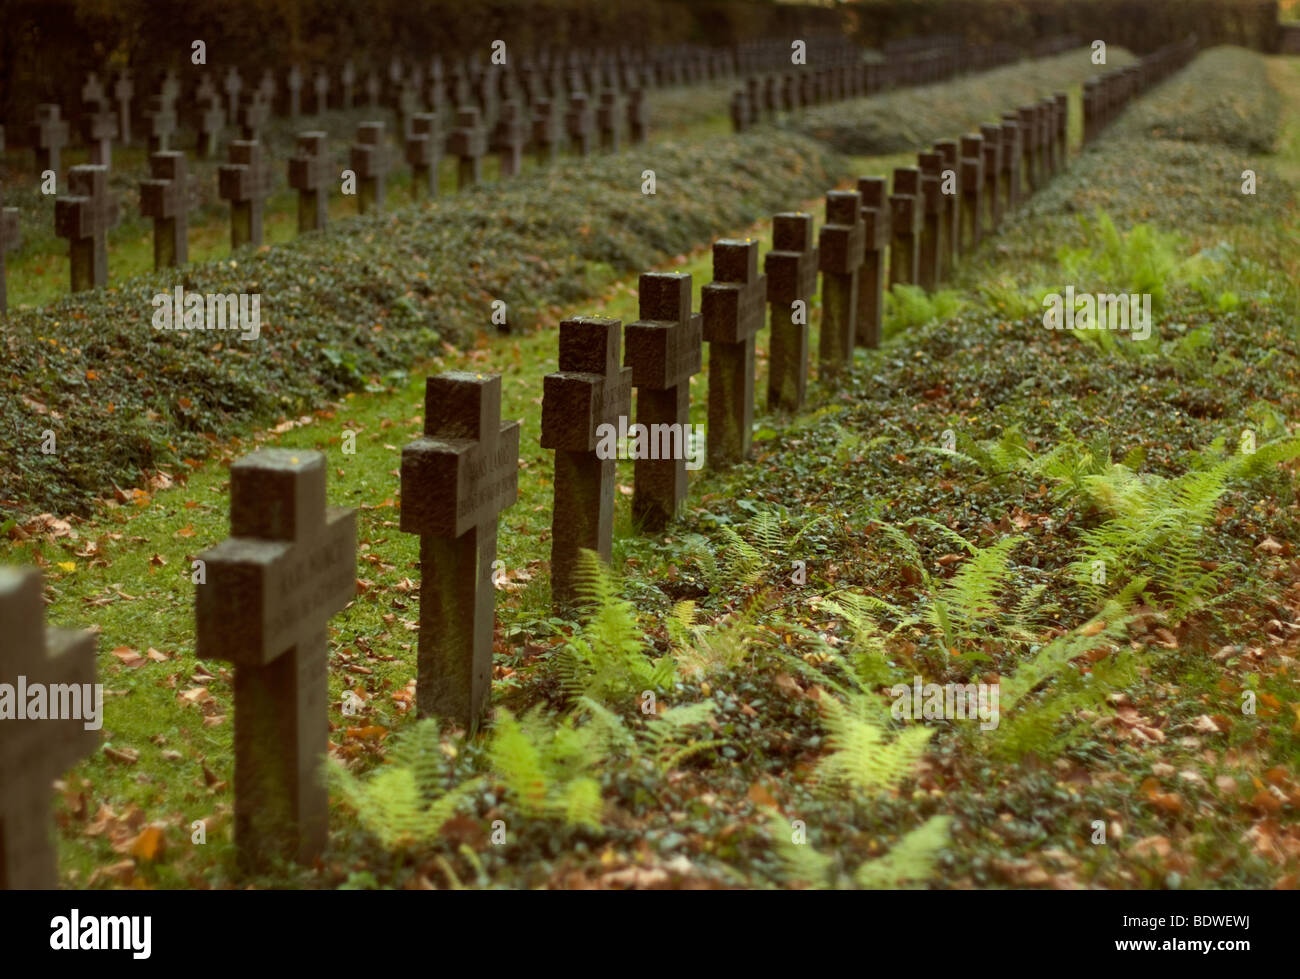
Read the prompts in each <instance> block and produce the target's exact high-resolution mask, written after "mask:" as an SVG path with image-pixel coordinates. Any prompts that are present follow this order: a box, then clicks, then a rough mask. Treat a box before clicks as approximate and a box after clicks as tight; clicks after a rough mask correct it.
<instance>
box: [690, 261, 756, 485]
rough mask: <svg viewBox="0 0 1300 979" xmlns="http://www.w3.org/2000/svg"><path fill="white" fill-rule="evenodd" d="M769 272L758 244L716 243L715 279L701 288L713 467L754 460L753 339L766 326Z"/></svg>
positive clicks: (709, 454)
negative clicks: (763, 265)
mask: <svg viewBox="0 0 1300 979" xmlns="http://www.w3.org/2000/svg"><path fill="white" fill-rule="evenodd" d="M766 298H767V276H766V275H761V274H760V273H759V271H758V242H757V241H752V240H748V239H747V240H745V241H739V240H733V239H729V238H724V239H721V240H719V241H715V242H714V243H713V281H712V282H710V283H708V284H707V285H706V286H705V287H704V289H703V290H702V298H701V301H700V309H701V311H702V312H703V313H704V339H705V340H707V341H708V342H709V427H708V443H707V444H708V458H709V465H710V466H711V467H715V468H716V467H719V466H726V465H729V464H731V463H733V462H740V461H741V460H743V459H748V458H749V453H750V445H751V443H752V442H753V431H752V429H753V427H754V341H755V338H756V337H757V335H758V331H759V330H761V329H762V328H763V325H764V320H765V319H766V317H764V315H763V313H764V309H763V305H764V302H765V300H766Z"/></svg>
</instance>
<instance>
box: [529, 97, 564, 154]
mask: <svg viewBox="0 0 1300 979" xmlns="http://www.w3.org/2000/svg"><path fill="white" fill-rule="evenodd" d="M532 111H533V143H534V144H536V146H537V159H538V162H540V163H550V162H551V161H553V160H554V159H555V157H556V155H557V154H558V153H559V149H560V147H561V146H563V145H564V118H563V117H562V116H561V115H560V113H559V111H558V110H557V109H556V106H555V101H554V100H553V99H549V98H539V99H536V100H535V101H534V102H533V105H532Z"/></svg>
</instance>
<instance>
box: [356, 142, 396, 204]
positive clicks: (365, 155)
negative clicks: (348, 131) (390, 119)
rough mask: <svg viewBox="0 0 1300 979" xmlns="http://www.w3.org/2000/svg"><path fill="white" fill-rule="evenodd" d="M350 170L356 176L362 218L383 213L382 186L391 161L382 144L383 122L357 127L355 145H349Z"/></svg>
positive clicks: (385, 145) (384, 145)
mask: <svg viewBox="0 0 1300 979" xmlns="http://www.w3.org/2000/svg"><path fill="white" fill-rule="evenodd" d="M351 158H352V169H353V170H354V171H355V172H356V175H357V208H358V210H360V212H361V213H362V214H369V213H370V212H371V211H372V210H373V211H374V212H375V213H377V214H382V213H383V210H384V197H385V191H384V183H385V180H386V179H387V177H388V171H389V169H390V168H391V167H392V160H391V157H390V155H389V152H388V143H387V142H385V141H384V124H383V123H382V122H363V123H361V124H360V125H359V126H357V141H356V142H355V143H353V144H352V151H351Z"/></svg>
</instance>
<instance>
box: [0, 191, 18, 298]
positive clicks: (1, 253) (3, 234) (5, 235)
mask: <svg viewBox="0 0 1300 979" xmlns="http://www.w3.org/2000/svg"><path fill="white" fill-rule="evenodd" d="M3 189H4V188H3V185H0V191H3ZM3 203H4V194H3V193H0V204H3ZM22 240H23V239H22V232H21V230H20V229H19V227H18V208H16V207H0V313H3V312H4V311H5V310H6V309H8V308H9V300H8V297H7V296H6V292H5V279H6V278H7V277H8V272H6V270H5V253H6V252H11V251H13V250H14V249H16V248H17V247H18V246H19V245H20V244H21V243H22Z"/></svg>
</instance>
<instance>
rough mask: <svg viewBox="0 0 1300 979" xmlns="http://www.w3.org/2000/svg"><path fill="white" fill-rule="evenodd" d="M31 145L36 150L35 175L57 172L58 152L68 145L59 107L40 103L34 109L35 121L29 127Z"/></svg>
mask: <svg viewBox="0 0 1300 979" xmlns="http://www.w3.org/2000/svg"><path fill="white" fill-rule="evenodd" d="M31 143H32V146H33V148H34V149H35V150H36V175H37V176H38V177H39V176H40V175H41V174H42V173H44V172H45V171H46V170H53V171H54V172H55V173H56V174H57V173H58V172H59V151H60V150H62V149H63V147H64V146H66V145H67V144H68V123H67V121H66V120H64V119H61V118H59V107H58V105H56V104H55V103H53V102H42V103H41V104H40V105H38V106H37V107H36V121H35V122H34V123H32V126H31Z"/></svg>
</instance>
